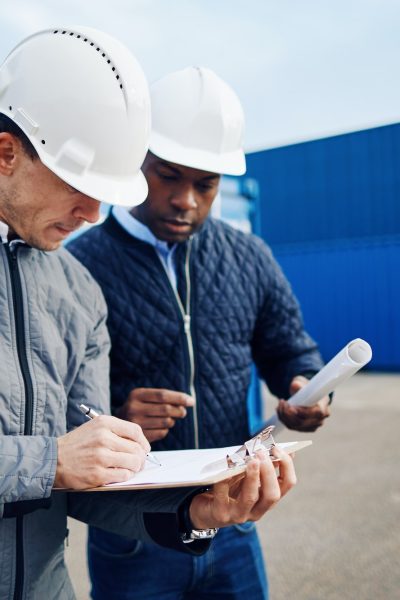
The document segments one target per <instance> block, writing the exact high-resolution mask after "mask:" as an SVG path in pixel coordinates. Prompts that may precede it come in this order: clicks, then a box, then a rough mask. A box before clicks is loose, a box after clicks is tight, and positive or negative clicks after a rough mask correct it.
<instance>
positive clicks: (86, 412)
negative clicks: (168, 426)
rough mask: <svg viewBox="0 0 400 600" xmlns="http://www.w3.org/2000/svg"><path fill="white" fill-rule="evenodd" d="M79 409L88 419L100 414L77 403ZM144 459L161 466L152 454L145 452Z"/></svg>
mask: <svg viewBox="0 0 400 600" xmlns="http://www.w3.org/2000/svg"><path fill="white" fill-rule="evenodd" d="M79 410H80V411H81V412H83V414H84V415H86V416H87V418H88V419H94V418H95V417H99V416H100V415H99V413H97V412H96V411H95V410H93V408H89V407H88V406H86V404H79ZM146 460H148V461H149V462H152V463H153V464H155V465H158V466H159V467H161V463H160V461H159V460H158V458H156V457H155V456H154V454H150V453H149V454H147V455H146Z"/></svg>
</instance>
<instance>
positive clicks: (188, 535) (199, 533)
mask: <svg viewBox="0 0 400 600" xmlns="http://www.w3.org/2000/svg"><path fill="white" fill-rule="evenodd" d="M217 533H218V528H217V527H210V529H191V530H190V531H185V532H184V533H182V537H181V539H182V542H183V543H184V544H191V543H192V542H194V541H195V540H211V539H212V538H214V537H215V536H216V535H217Z"/></svg>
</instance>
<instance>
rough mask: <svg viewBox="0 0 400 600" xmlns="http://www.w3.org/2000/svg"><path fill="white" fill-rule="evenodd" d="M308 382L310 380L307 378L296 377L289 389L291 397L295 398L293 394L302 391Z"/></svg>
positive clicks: (302, 376)
mask: <svg viewBox="0 0 400 600" xmlns="http://www.w3.org/2000/svg"><path fill="white" fill-rule="evenodd" d="M308 381H309V380H308V379H307V377H304V375H296V377H293V379H292V382H291V384H290V388H289V391H290V395H291V396H293V394H295V393H296V392H298V391H299V390H301V389H302V388H303V387H304V386H305V385H307V383H308Z"/></svg>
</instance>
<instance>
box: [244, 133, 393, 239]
mask: <svg viewBox="0 0 400 600" xmlns="http://www.w3.org/2000/svg"><path fill="white" fill-rule="evenodd" d="M246 158H247V173H246V176H249V177H253V178H255V179H257V180H258V182H259V185H260V194H261V202H260V214H261V234H262V236H263V237H264V238H265V239H268V240H269V242H270V243H271V244H272V245H276V244H283V243H291V242H305V241H316V240H337V239H342V238H344V239H347V238H349V237H357V238H359V237H370V236H376V235H378V236H382V235H393V234H397V233H400V125H399V124H396V125H387V126H385V127H377V128H374V129H369V130H366V131H359V132H355V133H350V134H345V135H339V136H335V137H331V138H326V139H322V140H316V141H312V142H305V143H302V144H295V145H292V146H286V147H283V148H275V149H272V150H264V151H262V152H255V153H251V154H248V155H247V157H246Z"/></svg>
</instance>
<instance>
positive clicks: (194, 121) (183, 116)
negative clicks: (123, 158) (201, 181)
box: [149, 67, 246, 175]
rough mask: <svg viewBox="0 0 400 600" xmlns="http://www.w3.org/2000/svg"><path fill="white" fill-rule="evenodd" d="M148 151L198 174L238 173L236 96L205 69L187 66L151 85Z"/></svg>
mask: <svg viewBox="0 0 400 600" xmlns="http://www.w3.org/2000/svg"><path fill="white" fill-rule="evenodd" d="M150 95H151V110H152V132H151V136H150V146H149V147H150V150H151V152H153V154H156V155H157V156H159V157H160V158H163V159H164V160H168V161H170V162H174V163H177V164H180V165H185V166H188V167H194V168H196V169H202V170H203V171H211V172H213V173H221V174H226V175H242V174H243V173H244V172H245V171H246V162H245V157H244V153H243V148H242V144H243V129H244V116H243V110H242V107H241V104H240V102H239V99H238V97H237V96H236V94H235V92H234V91H233V90H232V89H231V88H230V87H229V86H228V85H227V84H226V83H225V82H224V81H222V79H220V78H219V77H218V76H217V75H216V74H215V73H214V72H213V71H211V70H210V69H205V68H203V67H188V68H186V69H183V70H181V71H175V72H174V73H170V74H169V75H166V76H165V77H163V78H161V79H159V80H158V81H156V82H155V83H153V84H152V85H151V86H150Z"/></svg>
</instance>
